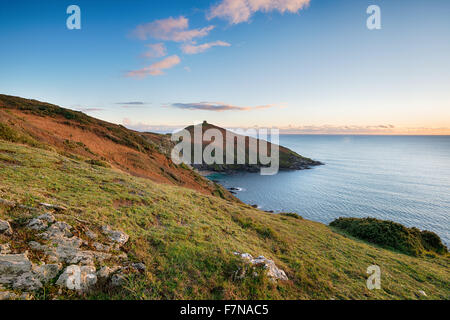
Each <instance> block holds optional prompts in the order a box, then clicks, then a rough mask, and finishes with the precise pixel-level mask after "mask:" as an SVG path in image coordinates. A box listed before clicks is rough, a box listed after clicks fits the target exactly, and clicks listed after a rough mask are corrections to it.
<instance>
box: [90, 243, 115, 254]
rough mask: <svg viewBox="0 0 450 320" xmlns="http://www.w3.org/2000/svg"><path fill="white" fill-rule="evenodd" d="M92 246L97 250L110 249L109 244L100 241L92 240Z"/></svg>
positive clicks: (106, 250) (105, 250)
mask: <svg viewBox="0 0 450 320" xmlns="http://www.w3.org/2000/svg"><path fill="white" fill-rule="evenodd" d="M93 246H94V248H95V250H97V251H103V252H109V251H110V250H111V246H108V245H104V244H102V243H100V242H94V244H93Z"/></svg>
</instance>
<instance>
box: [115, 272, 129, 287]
mask: <svg viewBox="0 0 450 320" xmlns="http://www.w3.org/2000/svg"><path fill="white" fill-rule="evenodd" d="M126 283H127V278H126V277H125V276H124V275H123V274H121V273H116V274H114V275H113V276H112V277H111V285H112V286H113V287H123V286H124V285H125V284H126Z"/></svg>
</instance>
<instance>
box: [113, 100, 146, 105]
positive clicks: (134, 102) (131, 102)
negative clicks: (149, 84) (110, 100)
mask: <svg viewBox="0 0 450 320" xmlns="http://www.w3.org/2000/svg"><path fill="white" fill-rule="evenodd" d="M116 104H131V105H144V104H147V103H146V102H142V101H129V102H116Z"/></svg>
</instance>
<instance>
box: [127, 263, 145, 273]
mask: <svg viewBox="0 0 450 320" xmlns="http://www.w3.org/2000/svg"><path fill="white" fill-rule="evenodd" d="M131 266H132V267H133V268H134V269H136V270H137V271H139V272H144V271H145V270H146V269H147V267H146V266H145V264H143V263H142V262H139V263H133V264H132V265H131Z"/></svg>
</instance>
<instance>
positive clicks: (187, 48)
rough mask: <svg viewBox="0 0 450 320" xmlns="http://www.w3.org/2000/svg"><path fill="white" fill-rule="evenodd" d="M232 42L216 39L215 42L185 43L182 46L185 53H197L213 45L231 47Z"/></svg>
mask: <svg viewBox="0 0 450 320" xmlns="http://www.w3.org/2000/svg"><path fill="white" fill-rule="evenodd" d="M230 46H231V44H229V43H228V42H224V41H215V42H208V43H203V44H199V45H196V44H184V45H182V46H181V50H182V51H183V53H185V54H197V53H201V52H204V51H206V50H208V49H210V48H212V47H230Z"/></svg>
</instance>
